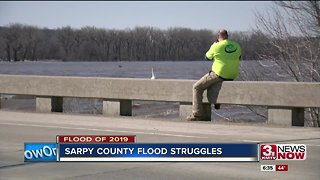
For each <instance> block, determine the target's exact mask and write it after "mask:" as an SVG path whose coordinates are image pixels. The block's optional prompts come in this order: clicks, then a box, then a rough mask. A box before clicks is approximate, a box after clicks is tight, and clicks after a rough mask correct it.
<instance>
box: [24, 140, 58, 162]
mask: <svg viewBox="0 0 320 180" xmlns="http://www.w3.org/2000/svg"><path fill="white" fill-rule="evenodd" d="M24 161H25V162H40V161H57V145H56V144H51V143H25V144H24Z"/></svg>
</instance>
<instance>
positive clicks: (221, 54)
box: [187, 29, 241, 121]
mask: <svg viewBox="0 0 320 180" xmlns="http://www.w3.org/2000/svg"><path fill="white" fill-rule="evenodd" d="M240 57H241V47H240V45H239V44H238V43H237V42H235V41H231V40H229V39H228V32H227V31H226V30H225V29H221V30H219V31H218V33H217V40H216V42H214V43H213V44H212V45H211V47H210V49H209V50H208V52H207V53H206V55H205V58H206V59H207V60H210V61H213V64H212V70H211V71H210V72H209V73H207V74H205V75H204V76H203V77H202V78H201V79H200V80H199V81H197V82H196V83H195V84H194V85H193V102H192V111H193V112H192V114H191V115H190V116H188V117H187V120H188V121H206V120H211V117H206V115H205V112H204V108H203V104H202V99H203V92H204V90H206V89H208V88H209V87H211V86H213V85H215V84H217V83H220V82H222V81H226V80H231V81H232V80H234V79H235V78H237V76H238V71H239V60H240ZM219 106H220V105H219V104H215V108H216V109H219V108H220V107H219ZM208 118H209V119H208Z"/></svg>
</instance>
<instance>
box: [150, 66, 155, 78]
mask: <svg viewBox="0 0 320 180" xmlns="http://www.w3.org/2000/svg"><path fill="white" fill-rule="evenodd" d="M151 79H156V77H155V76H154V73H153V68H152V70H151Z"/></svg>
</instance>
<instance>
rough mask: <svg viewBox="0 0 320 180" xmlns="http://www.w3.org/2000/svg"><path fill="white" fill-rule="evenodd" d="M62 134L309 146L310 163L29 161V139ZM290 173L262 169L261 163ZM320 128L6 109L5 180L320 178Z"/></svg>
mask: <svg viewBox="0 0 320 180" xmlns="http://www.w3.org/2000/svg"><path fill="white" fill-rule="evenodd" d="M57 134H60V135H63V134H64V135H66V134H83V135H84V134H99V135H101V134H103V135H123V134H126V135H131V134H132V135H137V138H136V140H137V142H150V143H155V142H177V143H179V142H192V143H194V142H208V143H242V142H274V143H302V144H306V145H307V148H308V149H307V151H308V156H307V159H306V160H305V161H277V162H274V161H271V162H270V161H263V162H260V163H256V162H252V163H234V162H233V163H231V162H228V163H227V162H226V163H221V162H219V163H218V162H216V163H178V162H174V163H170V162H164V163H154V162H153V163H152V162H148V163H128V162H126V163H120V162H119V163H108V162H99V163H89V162H87V163H69V162H64V163H24V162H23V143H24V142H55V136H56V135H57ZM283 163H285V164H289V172H261V171H260V165H261V164H283ZM319 169H320V130H319V128H303V127H294V128H291V127H289V128H288V127H287V128H283V127H282V128H280V127H271V126H262V125H239V124H232V123H231V124H216V123H212V122H178V121H174V122H173V121H166V120H157V119H152V120H151V119H137V118H134V117H115V118H110V117H103V116H92V115H71V114H68V115H66V114H37V113H30V112H29V113H23V112H8V111H0V179H1V180H7V179H119V180H123V179H139V180H141V179H146V180H149V179H156V180H157V179H164V180H167V179H170V180H178V179H179V180H180V179H183V180H188V179H196V180H198V179H211V180H212V179H268V180H269V179H306V180H307V179H308V180H312V179H317V180H318V179H319V177H320V171H319Z"/></svg>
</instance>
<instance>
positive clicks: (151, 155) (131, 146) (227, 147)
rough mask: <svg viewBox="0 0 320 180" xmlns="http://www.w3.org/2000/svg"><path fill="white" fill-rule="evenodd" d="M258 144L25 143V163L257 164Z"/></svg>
mask: <svg viewBox="0 0 320 180" xmlns="http://www.w3.org/2000/svg"><path fill="white" fill-rule="evenodd" d="M258 146H259V145H258V144H172V143H171V144H151V143H148V144H145V143H126V144H122V143H108V144H105V143H98V144H97V143H81V144H80V143H79V144H77V143H61V144H59V143H58V144H54V143H25V150H24V160H25V162H44V161H60V162H64V161H69V162H76V161H82V162H97V161H104V162H130V161H131V162H163V161H166V162H170V161H171V162H188V161H189V162H210V161H211V162H214V161H216V162H224V161H230V162H253V161H255V162H257V161H259V155H258V154H259V153H258V151H259V150H258Z"/></svg>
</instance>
